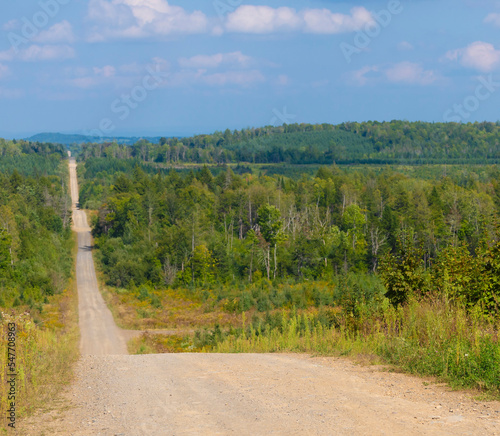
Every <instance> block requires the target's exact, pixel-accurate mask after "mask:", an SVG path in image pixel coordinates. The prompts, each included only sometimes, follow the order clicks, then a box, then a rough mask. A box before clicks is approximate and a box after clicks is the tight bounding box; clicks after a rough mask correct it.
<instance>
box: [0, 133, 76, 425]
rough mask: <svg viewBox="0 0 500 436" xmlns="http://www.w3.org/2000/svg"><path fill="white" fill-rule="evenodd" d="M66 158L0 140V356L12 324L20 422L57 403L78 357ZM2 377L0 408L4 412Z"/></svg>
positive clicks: (53, 150)
mask: <svg viewBox="0 0 500 436" xmlns="http://www.w3.org/2000/svg"><path fill="white" fill-rule="evenodd" d="M66 157H67V152H66V148H65V147H63V146H60V145H53V144H40V143H34V142H29V141H6V140H2V139H0V308H1V312H0V327H1V330H2V332H3V334H2V337H1V338H0V353H1V354H2V356H5V358H6V357H7V356H8V354H7V326H8V325H9V323H14V324H15V325H16V329H17V348H16V353H17V354H16V370H17V373H18V379H17V383H18V384H17V389H18V394H19V395H18V402H17V408H18V409H17V410H18V412H19V416H25V415H26V413H29V412H32V411H33V410H34V409H36V408H37V407H40V405H44V404H47V402H48V401H49V400H50V399H51V398H54V395H55V394H56V393H58V392H59V390H60V389H61V387H62V386H63V385H64V384H65V383H66V382H67V381H68V379H69V377H70V376H71V371H72V362H74V361H75V359H76V358H77V356H78V353H77V338H78V332H77V325H78V324H77V319H76V310H75V302H76V300H75V297H76V294H74V293H73V292H72V290H73V289H72V277H73V267H74V263H73V261H74V256H73V254H74V247H75V240H74V238H73V235H72V231H71V223H72V221H71V200H70V197H69V192H68V182H69V177H68V165H67V159H66ZM5 376H6V373H5V371H2V374H1V375H0V380H1V384H0V405H1V407H2V409H4V410H7V408H8V406H7V395H8V386H9V385H8V384H7V382H6V378H5ZM0 422H2V424H4V426H5V414H4V415H3V416H2V418H0Z"/></svg>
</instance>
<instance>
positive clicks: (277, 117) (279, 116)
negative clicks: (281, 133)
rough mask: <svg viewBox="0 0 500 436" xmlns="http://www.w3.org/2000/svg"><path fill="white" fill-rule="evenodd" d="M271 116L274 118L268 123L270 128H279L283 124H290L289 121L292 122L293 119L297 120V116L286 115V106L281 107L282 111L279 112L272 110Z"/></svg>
mask: <svg viewBox="0 0 500 436" xmlns="http://www.w3.org/2000/svg"><path fill="white" fill-rule="evenodd" d="M273 114H274V116H273V117H272V118H271V121H269V124H270V125H271V126H275V127H277V126H281V125H283V124H290V122H291V121H293V120H294V119H295V118H297V115H294V114H289V113H288V108H287V107H286V106H283V111H282V112H281V111H279V110H278V109H276V108H274V109H273ZM280 121H281V123H280Z"/></svg>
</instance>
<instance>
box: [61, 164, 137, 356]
mask: <svg viewBox="0 0 500 436" xmlns="http://www.w3.org/2000/svg"><path fill="white" fill-rule="evenodd" d="M69 171H70V186H71V199H72V206H73V228H74V231H75V232H77V233H78V255H77V260H76V282H77V286H78V313H79V319H80V333H81V342H80V351H81V353H82V354H83V355H86V354H92V355H101V356H102V355H108V354H127V346H126V342H125V339H124V337H123V335H122V334H121V333H120V330H119V329H118V328H117V327H116V325H115V322H114V320H113V316H112V315H111V312H110V310H109V309H108V308H107V306H106V303H105V302H104V300H103V298H102V295H101V293H100V292H99V288H98V285H97V278H96V274H95V268H94V260H93V258H92V237H91V234H90V227H89V226H88V224H87V216H86V215H85V212H84V211H83V210H80V209H79V208H78V181H77V177H76V162H75V160H74V158H70V162H69Z"/></svg>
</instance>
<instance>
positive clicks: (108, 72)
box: [93, 65, 116, 78]
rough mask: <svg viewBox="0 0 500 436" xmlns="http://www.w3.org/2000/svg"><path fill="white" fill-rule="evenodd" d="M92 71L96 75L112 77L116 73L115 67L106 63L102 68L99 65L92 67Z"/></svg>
mask: <svg viewBox="0 0 500 436" xmlns="http://www.w3.org/2000/svg"><path fill="white" fill-rule="evenodd" d="M93 70H94V73H95V74H96V75H97V76H102V77H106V78H108V77H114V76H115V74H116V68H115V67H113V66H112V65H106V66H104V67H102V68H99V67H94V69H93Z"/></svg>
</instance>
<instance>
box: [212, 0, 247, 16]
mask: <svg viewBox="0 0 500 436" xmlns="http://www.w3.org/2000/svg"><path fill="white" fill-rule="evenodd" d="M242 3H243V0H214V2H213V3H212V4H213V6H214V9H215V12H217V15H218V16H219V18H220V19H221V20H223V19H224V16H225V15H226V14H228V13H230V12H234V11H235V10H236V9H237V8H238V7H239V6H241V4H242Z"/></svg>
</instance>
